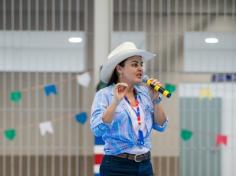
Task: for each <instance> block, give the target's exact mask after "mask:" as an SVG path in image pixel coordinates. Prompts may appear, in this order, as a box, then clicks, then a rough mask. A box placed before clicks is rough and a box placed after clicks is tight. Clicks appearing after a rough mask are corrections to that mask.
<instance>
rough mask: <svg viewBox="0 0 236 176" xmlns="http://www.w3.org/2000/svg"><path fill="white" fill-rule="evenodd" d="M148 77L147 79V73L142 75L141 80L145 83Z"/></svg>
mask: <svg viewBox="0 0 236 176" xmlns="http://www.w3.org/2000/svg"><path fill="white" fill-rule="evenodd" d="M148 79H149V77H148V75H143V77H142V82H144V83H146V82H147V80H148Z"/></svg>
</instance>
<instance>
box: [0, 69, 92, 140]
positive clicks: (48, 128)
mask: <svg viewBox="0 0 236 176" xmlns="http://www.w3.org/2000/svg"><path fill="white" fill-rule="evenodd" d="M72 79H74V78H72ZM76 79H77V83H78V84H79V85H82V86H83V87H88V85H89V83H90V81H91V78H90V74H89V73H88V72H85V73H83V74H80V75H77V76H76ZM66 81H68V80H63V82H66ZM33 89H44V93H45V95H46V96H50V95H57V93H58V90H57V87H56V84H48V85H45V86H44V85H38V86H34V87H31V88H30V89H22V90H21V91H20V90H17V91H12V92H11V93H10V94H9V98H10V100H11V101H12V102H13V103H19V102H20V101H21V100H22V98H23V97H22V92H27V91H30V90H33ZM60 119H61V118H60ZM60 119H57V120H54V121H58V120H60ZM74 119H75V121H76V122H78V123H80V124H85V122H86V120H87V113H86V112H81V113H78V114H76V115H75V116H74ZM29 127H34V125H32V124H31V125H29ZM21 128H22V129H23V128H24V129H25V126H24V127H20V128H8V129H5V130H4V129H0V132H4V136H5V138H6V139H8V140H10V141H11V140H13V139H15V138H16V135H17V130H20V129H21ZM39 129H40V134H41V135H42V136H45V135H46V134H47V133H50V134H53V133H54V130H53V126H52V121H45V122H41V123H40V124H39Z"/></svg>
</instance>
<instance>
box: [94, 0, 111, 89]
mask: <svg viewBox="0 0 236 176" xmlns="http://www.w3.org/2000/svg"><path fill="white" fill-rule="evenodd" d="M94 3H95V4H94V10H95V13H94V67H93V68H94V83H95V85H96V84H97V83H98V82H99V73H100V66H101V64H103V63H104V62H105V61H106V59H107V56H108V54H109V51H110V41H111V32H112V18H113V12H112V10H113V9H112V0H95V2H94Z"/></svg>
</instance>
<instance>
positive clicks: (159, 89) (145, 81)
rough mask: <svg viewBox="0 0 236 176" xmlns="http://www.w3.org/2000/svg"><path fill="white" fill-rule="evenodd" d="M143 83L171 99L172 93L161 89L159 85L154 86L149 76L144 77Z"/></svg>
mask: <svg viewBox="0 0 236 176" xmlns="http://www.w3.org/2000/svg"><path fill="white" fill-rule="evenodd" d="M142 82H143V83H145V84H147V85H149V86H150V87H151V88H152V89H153V90H155V91H157V92H160V93H161V94H162V95H164V96H165V97H167V98H170V97H171V93H170V92H169V91H168V90H166V89H165V88H163V87H161V86H159V85H154V84H152V81H151V79H150V78H149V77H148V76H147V75H144V76H143V78H142Z"/></svg>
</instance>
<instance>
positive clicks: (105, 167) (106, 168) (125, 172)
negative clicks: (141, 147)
mask: <svg viewBox="0 0 236 176" xmlns="http://www.w3.org/2000/svg"><path fill="white" fill-rule="evenodd" d="M100 175H101V176H153V169H152V164H151V161H150V160H144V161H142V162H135V161H133V160H129V159H127V158H120V157H117V156H110V155H105V156H104V158H103V161H102V164H101V166H100Z"/></svg>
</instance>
